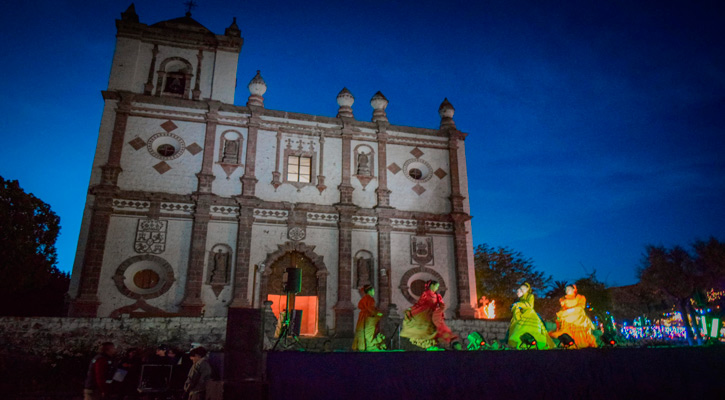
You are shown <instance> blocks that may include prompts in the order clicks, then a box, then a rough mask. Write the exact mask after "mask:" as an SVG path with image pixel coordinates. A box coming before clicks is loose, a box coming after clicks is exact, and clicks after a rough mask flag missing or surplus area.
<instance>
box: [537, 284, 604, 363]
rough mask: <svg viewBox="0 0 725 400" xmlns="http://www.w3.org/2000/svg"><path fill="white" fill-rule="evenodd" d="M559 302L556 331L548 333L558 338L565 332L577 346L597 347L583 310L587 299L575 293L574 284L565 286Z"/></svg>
mask: <svg viewBox="0 0 725 400" xmlns="http://www.w3.org/2000/svg"><path fill="white" fill-rule="evenodd" d="M559 303H560V304H561V311H559V312H557V313H556V331H554V332H550V333H549V335H550V336H551V337H553V338H558V337H559V336H561V335H563V334H564V333H566V334H568V335H569V336H571V338H572V339H574V343H576V347H577V348H580V349H582V348H585V347H597V339H596V338H594V335H593V334H592V329H594V325H593V324H592V320H590V319H589V317H587V314H586V312H585V311H584V309H585V307H586V305H587V299H586V298H585V297H584V296H582V295H580V294H579V293H577V290H576V285H568V286H567V287H566V296H564V297H562V298H560V299H559Z"/></svg>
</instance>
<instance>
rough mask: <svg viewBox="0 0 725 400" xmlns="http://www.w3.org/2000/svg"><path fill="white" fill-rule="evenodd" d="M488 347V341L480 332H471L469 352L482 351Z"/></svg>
mask: <svg viewBox="0 0 725 400" xmlns="http://www.w3.org/2000/svg"><path fill="white" fill-rule="evenodd" d="M485 345H486V339H484V338H483V335H481V334H480V333H478V332H475V331H474V332H471V333H469V334H468V346H467V347H466V348H467V349H468V350H481V347H483V346H485Z"/></svg>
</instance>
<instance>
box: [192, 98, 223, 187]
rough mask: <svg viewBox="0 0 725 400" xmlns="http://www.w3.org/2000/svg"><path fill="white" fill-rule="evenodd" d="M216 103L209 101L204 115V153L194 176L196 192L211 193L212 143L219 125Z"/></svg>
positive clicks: (218, 105)
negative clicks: (199, 168)
mask: <svg viewBox="0 0 725 400" xmlns="http://www.w3.org/2000/svg"><path fill="white" fill-rule="evenodd" d="M220 106H221V103H220V102H218V101H213V100H212V101H209V111H208V112H207V113H206V131H205V133H204V151H203V153H202V161H201V171H199V173H197V174H196V178H197V179H198V184H197V189H196V190H197V192H198V193H211V190H212V183H213V182H214V171H213V170H212V166H213V165H214V143H215V142H216V131H217V126H218V124H219V107H220Z"/></svg>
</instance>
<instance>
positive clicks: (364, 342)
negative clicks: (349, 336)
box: [352, 285, 385, 351]
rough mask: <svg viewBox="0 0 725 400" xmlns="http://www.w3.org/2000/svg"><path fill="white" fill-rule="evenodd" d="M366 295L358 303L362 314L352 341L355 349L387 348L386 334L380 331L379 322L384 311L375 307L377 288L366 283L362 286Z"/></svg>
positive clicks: (374, 349) (358, 319)
mask: <svg viewBox="0 0 725 400" xmlns="http://www.w3.org/2000/svg"><path fill="white" fill-rule="evenodd" d="M362 290H363V293H364V296H363V298H362V299H360V301H359V302H358V303H357V308H359V309H360V315H359V316H358V318H357V325H356V326H355V338H354V339H353V341H352V350H353V351H380V350H385V336H383V334H382V333H380V328H379V326H378V323H379V322H380V317H382V316H383V313H382V312H380V310H378V309H377V308H375V298H373V296H375V288H373V286H372V285H365V286H363V288H362Z"/></svg>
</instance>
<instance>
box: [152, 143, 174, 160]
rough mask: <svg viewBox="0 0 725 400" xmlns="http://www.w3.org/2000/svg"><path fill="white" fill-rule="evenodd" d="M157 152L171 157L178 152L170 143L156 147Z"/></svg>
mask: <svg viewBox="0 0 725 400" xmlns="http://www.w3.org/2000/svg"><path fill="white" fill-rule="evenodd" d="M156 152H157V153H159V154H160V155H161V156H163V157H171V156H173V155H174V153H176V149H175V148H174V146H172V145H170V144H162V145H161V146H159V147H157V148H156Z"/></svg>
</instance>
